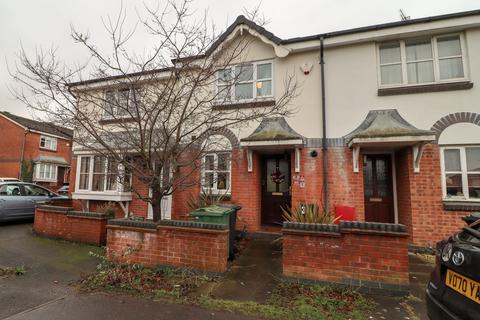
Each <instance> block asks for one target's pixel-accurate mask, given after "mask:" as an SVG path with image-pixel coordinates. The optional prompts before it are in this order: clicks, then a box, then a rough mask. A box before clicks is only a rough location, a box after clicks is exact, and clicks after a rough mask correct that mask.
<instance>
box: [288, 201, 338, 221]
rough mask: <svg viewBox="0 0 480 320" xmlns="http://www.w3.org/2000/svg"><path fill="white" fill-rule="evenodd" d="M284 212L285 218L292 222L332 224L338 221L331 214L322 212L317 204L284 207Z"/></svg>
mask: <svg viewBox="0 0 480 320" xmlns="http://www.w3.org/2000/svg"><path fill="white" fill-rule="evenodd" d="M282 212H283V218H284V219H285V220H286V221H290V222H302V223H322V224H332V223H334V222H335V221H336V220H338V218H334V217H333V216H332V215H331V214H330V212H328V211H324V210H320V207H319V206H318V205H317V204H315V203H310V204H305V205H301V204H298V205H296V206H292V207H286V208H283V207H282Z"/></svg>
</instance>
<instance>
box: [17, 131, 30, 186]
mask: <svg viewBox="0 0 480 320" xmlns="http://www.w3.org/2000/svg"><path fill="white" fill-rule="evenodd" d="M29 132H30V130H29V129H28V128H26V129H25V131H24V132H23V143H22V156H21V157H20V172H19V174H18V179H19V180H20V181H21V180H22V179H23V175H22V174H23V172H22V165H23V160H24V159H25V144H26V141H27V134H28V133H29Z"/></svg>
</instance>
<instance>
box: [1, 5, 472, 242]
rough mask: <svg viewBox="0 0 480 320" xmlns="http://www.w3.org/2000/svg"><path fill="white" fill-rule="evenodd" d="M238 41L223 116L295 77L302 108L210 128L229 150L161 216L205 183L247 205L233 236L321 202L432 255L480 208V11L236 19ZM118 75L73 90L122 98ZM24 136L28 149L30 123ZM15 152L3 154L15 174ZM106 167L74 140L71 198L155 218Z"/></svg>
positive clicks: (180, 207)
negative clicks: (397, 231)
mask: <svg viewBox="0 0 480 320" xmlns="http://www.w3.org/2000/svg"><path fill="white" fill-rule="evenodd" d="M236 37H249V38H250V40H251V41H250V47H249V48H248V49H249V50H248V60H247V61H243V62H242V64H241V65H229V66H219V72H218V77H219V79H218V81H217V82H216V85H217V88H213V89H214V90H220V89H221V86H222V81H223V79H225V77H226V74H227V73H232V74H234V73H235V72H236V69H237V68H240V67H241V68H242V69H243V70H247V71H248V72H246V76H245V77H243V78H242V79H241V81H239V82H238V83H236V84H235V86H234V87H233V88H234V89H233V90H232V91H231V92H230V93H229V94H231V97H230V100H231V102H230V103H223V104H219V105H216V106H215V108H217V109H218V110H219V111H221V110H231V109H235V108H238V109H241V108H262V107H263V106H265V105H268V104H275V103H276V102H277V101H276V99H278V96H279V95H281V91H282V88H283V77H284V75H285V74H286V73H289V72H290V73H293V74H294V75H295V76H296V78H297V80H298V81H299V83H301V92H300V93H299V95H298V96H297V97H295V99H294V100H293V101H292V106H294V107H295V110H296V112H295V113H294V114H293V115H292V116H290V117H288V118H284V117H275V118H265V119H264V120H263V121H261V123H252V124H251V125H250V126H244V127H242V128H231V129H224V130H221V131H217V132H215V135H216V136H219V137H223V138H222V139H224V140H225V144H224V145H226V147H225V148H224V150H215V151H214V152H211V153H209V154H207V155H206V156H205V158H204V161H203V166H202V169H201V172H200V173H199V176H200V178H199V179H198V180H199V181H198V184H197V186H195V187H192V188H190V189H189V190H186V191H179V192H175V193H173V195H172V196H169V197H168V198H167V199H164V200H162V201H163V203H162V206H165V210H163V212H164V215H165V216H164V218H166V219H170V218H173V219H185V218H186V217H187V215H188V208H187V206H186V205H185V202H186V201H185V199H186V198H187V196H188V195H189V194H198V193H199V192H200V191H201V189H202V188H209V189H211V190H213V191H214V192H217V193H223V194H227V195H228V197H229V198H230V201H232V202H235V203H238V204H240V205H241V206H242V209H241V211H239V214H238V221H237V227H238V228H240V229H243V228H247V230H249V231H251V232H257V231H262V230H264V229H265V228H267V229H268V226H281V224H282V222H283V218H282V212H281V206H287V205H297V204H310V203H317V204H321V205H324V206H326V207H327V208H328V210H330V211H332V212H334V211H335V210H336V209H339V208H340V207H350V208H354V211H355V216H356V219H358V220H361V221H367V222H385V223H399V224H403V225H405V226H406V231H407V232H408V234H409V240H408V242H409V243H410V244H413V245H416V246H432V245H434V244H435V242H437V241H438V240H440V239H442V238H444V237H446V236H447V235H449V234H451V233H452V232H454V231H456V230H457V229H458V228H459V227H460V226H462V224H463V223H462V221H461V219H460V218H461V217H463V216H464V215H466V214H469V213H470V212H471V211H480V89H479V88H478V84H479V82H480V11H478V10H477V11H470V12H461V13H453V14H447V15H441V16H434V17H428V18H420V19H412V20H406V21H398V22H392V23H386V24H381V25H373V26H368V27H362V28H355V29H350V30H342V31H336V32H329V33H320V34H316V35H311V36H303V37H296V38H290V39H281V38H279V37H277V36H275V35H274V34H273V33H271V32H269V31H267V30H265V29H264V28H263V27H260V26H258V25H256V24H255V23H254V22H252V21H249V20H247V19H246V18H245V17H243V16H239V17H238V18H237V19H236V20H235V22H234V23H233V24H232V25H231V26H230V27H228V28H227V30H226V31H225V33H224V34H223V35H222V36H221V37H220V38H219V42H222V41H232V39H235V38H236ZM215 45H217V46H218V45H219V43H216V44H215ZM194 58H195V57H194ZM199 59H200V58H199ZM158 72H170V71H169V70H159V71H158ZM119 79H121V77H110V78H104V79H91V80H87V81H82V82H77V83H73V84H71V89H72V90H73V91H75V92H81V91H82V90H83V91H85V90H96V91H99V92H105V96H108V95H109V94H110V95H115V93H113V94H112V92H115V90H114V89H112V88H115V84H116V81H120V80H119ZM117 94H118V93H117ZM125 101H128V98H125ZM3 117H4V118H6V119H7V120H8V119H9V118H8V116H5V114H3ZM106 120H108V119H106ZM9 121H10V122H11V123H12V126H13V124H15V123H16V122H15V121H17V120H14V119H13V120H9ZM17 122H19V123H20V121H17ZM104 125H105V126H108V125H110V124H109V123H108V121H104ZM17 127H18V130H19V132H20V133H19V138H18V139H19V141H22V139H23V131H22V130H23V129H24V128H25V127H26V126H25V127H22V125H21V124H18V125H17ZM2 128H3V126H2ZM37 130H38V129H37ZM54 136H56V137H57V138H58V139H59V140H60V139H61V137H62V136H63V135H60V134H57V135H54ZM39 137H40V134H39ZM38 139H39V138H37V149H41V148H40V147H39V146H38V144H39V142H38ZM62 141H63V140H62ZM2 143H3V142H2ZM15 146H16V147H17V148H18V147H19V146H21V142H18V143H15ZM17 148H15V150H17ZM7 149H8V148H7ZM12 149H13V148H12ZM4 150H5V148H2V152H4ZM20 154H21V152H18V155H17V156H15V157H14V156H8V159H10V158H9V157H12V159H14V161H13V162H14V163H15V164H16V165H18V164H19V163H20V159H21V158H20V157H19V155H20ZM59 156H60V155H59ZM38 157H40V155H37V154H35V155H33V158H34V160H35V159H39V158H38ZM50 157H51V155H50ZM4 158H6V157H4ZM65 160H66V161H67V162H68V158H65ZM108 161H109V160H108V159H105V158H102V157H101V156H99V155H96V154H92V153H89V152H88V150H85V149H84V148H81V147H80V146H76V145H75V143H74V147H73V158H72V174H71V191H72V192H73V193H72V196H73V199H77V200H82V201H87V203H88V205H90V206H95V205H98V204H99V203H102V202H105V201H113V202H117V203H119V207H121V208H122V210H123V213H119V214H126V213H133V214H135V215H138V216H144V217H145V218H151V209H149V208H148V205H147V203H146V202H144V201H142V200H141V199H140V198H139V197H138V196H137V195H135V194H132V193H131V192H129V191H128V188H127V189H126V188H124V187H123V186H122V185H121V184H117V183H114V180H115V178H114V177H113V180H112V181H111V183H109V182H108V181H110V180H109V179H106V178H105V177H109V176H112V172H113V173H115V172H118V171H119V170H117V169H113V170H112V169H111V168H110V166H109V165H108V164H105V162H108ZM98 168H100V169H98ZM109 168H110V169H109ZM99 170H100V171H99ZM12 172H13V171H12ZM15 173H16V171H15ZM8 174H10V175H11V174H13V173H8ZM8 174H7V173H5V174H4V173H2V175H8ZM114 175H115V174H114ZM100 176H102V177H104V178H102V179H101V181H103V183H101V184H98V183H94V182H95V181H100V180H98V179H99V178H98V177H100ZM132 183H133V184H135V183H139V182H138V181H135V180H134V181H132ZM144 191H145V194H147V193H148V188H145V190H144Z"/></svg>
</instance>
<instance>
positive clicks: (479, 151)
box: [438, 123, 480, 202]
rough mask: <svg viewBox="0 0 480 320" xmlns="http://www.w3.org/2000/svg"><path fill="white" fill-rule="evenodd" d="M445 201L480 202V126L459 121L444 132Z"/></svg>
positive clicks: (442, 139)
mask: <svg viewBox="0 0 480 320" xmlns="http://www.w3.org/2000/svg"><path fill="white" fill-rule="evenodd" d="M438 144H439V145H440V150H441V165H442V183H443V186H442V187H443V197H444V200H455V201H459V200H460V201H462V200H463V201H478V202H480V126H477V125H475V124H472V123H456V124H453V125H451V126H449V127H447V128H446V129H445V130H443V131H442V133H441V134H440V137H439V139H438Z"/></svg>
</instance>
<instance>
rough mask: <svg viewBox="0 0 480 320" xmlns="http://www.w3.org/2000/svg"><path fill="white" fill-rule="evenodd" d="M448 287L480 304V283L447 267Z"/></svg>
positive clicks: (446, 280)
mask: <svg viewBox="0 0 480 320" xmlns="http://www.w3.org/2000/svg"><path fill="white" fill-rule="evenodd" d="M445 284H446V285H447V287H449V288H452V289H453V290H455V291H456V292H458V293H460V294H461V295H463V296H465V297H467V298H469V299H471V300H473V301H475V302H476V303H479V304H480V283H479V282H477V281H474V280H472V279H469V278H467V277H464V276H462V275H460V274H458V273H456V272H454V271H452V270H448V269H447V276H446V279H445Z"/></svg>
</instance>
